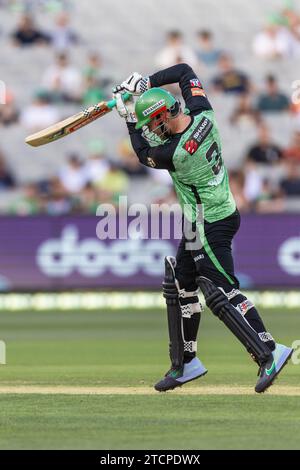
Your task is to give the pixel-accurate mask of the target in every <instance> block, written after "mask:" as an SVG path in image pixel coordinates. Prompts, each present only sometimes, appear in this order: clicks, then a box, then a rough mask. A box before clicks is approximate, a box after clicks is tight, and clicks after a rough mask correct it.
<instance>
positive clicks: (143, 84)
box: [113, 72, 150, 96]
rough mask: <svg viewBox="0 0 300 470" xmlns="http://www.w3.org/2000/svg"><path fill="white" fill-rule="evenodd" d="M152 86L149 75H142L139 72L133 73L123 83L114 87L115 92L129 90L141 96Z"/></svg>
mask: <svg viewBox="0 0 300 470" xmlns="http://www.w3.org/2000/svg"><path fill="white" fill-rule="evenodd" d="M149 88H150V82H149V78H148V77H142V75H140V74H139V73H137V72H134V73H132V74H131V75H130V76H129V77H128V78H127V79H126V80H124V82H122V83H121V85H117V86H116V87H115V88H114V89H113V93H119V92H120V91H127V92H128V93H131V94H132V95H136V96H139V95H141V94H142V93H144V92H145V91H147V90H148V89H149Z"/></svg>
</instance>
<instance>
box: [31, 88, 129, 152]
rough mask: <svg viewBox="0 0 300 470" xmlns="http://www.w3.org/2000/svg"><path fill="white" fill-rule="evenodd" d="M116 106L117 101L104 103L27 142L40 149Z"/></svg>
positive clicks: (127, 95) (40, 133) (48, 129)
mask: <svg viewBox="0 0 300 470" xmlns="http://www.w3.org/2000/svg"><path fill="white" fill-rule="evenodd" d="M130 96H131V95H130V94H129V93H125V94H124V97H123V99H124V101H126V100H128V99H129V98H130ZM115 106H116V100H114V99H113V100H110V101H102V102H101V103H98V104H96V105H95V106H90V107H89V108H87V109H85V110H84V111H81V112H80V113H77V114H74V115H73V116H70V117H68V118H67V119H64V120H63V121H60V122H57V123H56V124H53V125H52V126H50V127H47V128H46V129H43V130H42V131H39V132H36V133H35V134H32V135H29V136H28V137H26V139H25V142H26V143H27V144H29V145H31V146H32V147H39V146H40V145H45V144H49V143H50V142H54V141H55V140H58V139H61V138H62V137H65V136H67V135H69V134H72V132H76V131H78V130H79V129H81V128H82V127H84V126H86V125H87V124H90V123H91V122H93V121H95V120H96V119H98V118H100V117H102V116H104V115H105V114H107V113H109V112H110V111H111V110H112V109H113V108H114V107H115Z"/></svg>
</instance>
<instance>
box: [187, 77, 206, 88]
mask: <svg viewBox="0 0 300 470" xmlns="http://www.w3.org/2000/svg"><path fill="white" fill-rule="evenodd" d="M190 84H191V87H192V88H194V87H196V88H203V87H202V84H201V82H200V80H199V78H192V79H191V80H190Z"/></svg>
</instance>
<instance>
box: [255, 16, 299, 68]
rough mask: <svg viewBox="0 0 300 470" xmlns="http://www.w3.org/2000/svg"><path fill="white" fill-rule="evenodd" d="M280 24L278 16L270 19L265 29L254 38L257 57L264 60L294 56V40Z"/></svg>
mask: <svg viewBox="0 0 300 470" xmlns="http://www.w3.org/2000/svg"><path fill="white" fill-rule="evenodd" d="M280 23H281V21H280V18H279V17H278V15H272V16H271V17H270V19H269V23H268V24H267V26H266V27H265V29H264V30H263V31H261V32H260V33H258V34H257V36H256V37H255V38H254V42H253V51H254V54H255V55H257V56H258V57H260V58H262V59H278V58H283V57H290V56H291V55H292V49H293V46H294V38H293V36H292V34H291V33H290V32H289V31H288V30H287V28H284V27H283V26H282V25H281V24H280Z"/></svg>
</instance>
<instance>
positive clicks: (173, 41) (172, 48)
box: [155, 30, 198, 69]
mask: <svg viewBox="0 0 300 470" xmlns="http://www.w3.org/2000/svg"><path fill="white" fill-rule="evenodd" d="M181 62H186V63H188V64H189V65H190V66H191V67H192V68H195V69H196V68H197V66H198V60H197V56H196V54H195V53H194V52H193V50H192V49H191V48H190V47H188V46H187V45H186V44H184V41H183V36H182V33H181V32H180V31H177V30H173V31H169V32H168V33H167V37H166V45H165V47H163V49H162V50H161V51H160V52H159V53H158V54H157V55H156V57H155V65H156V66H157V67H158V68H161V69H163V68H166V67H170V66H171V65H175V64H179V63H181Z"/></svg>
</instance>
